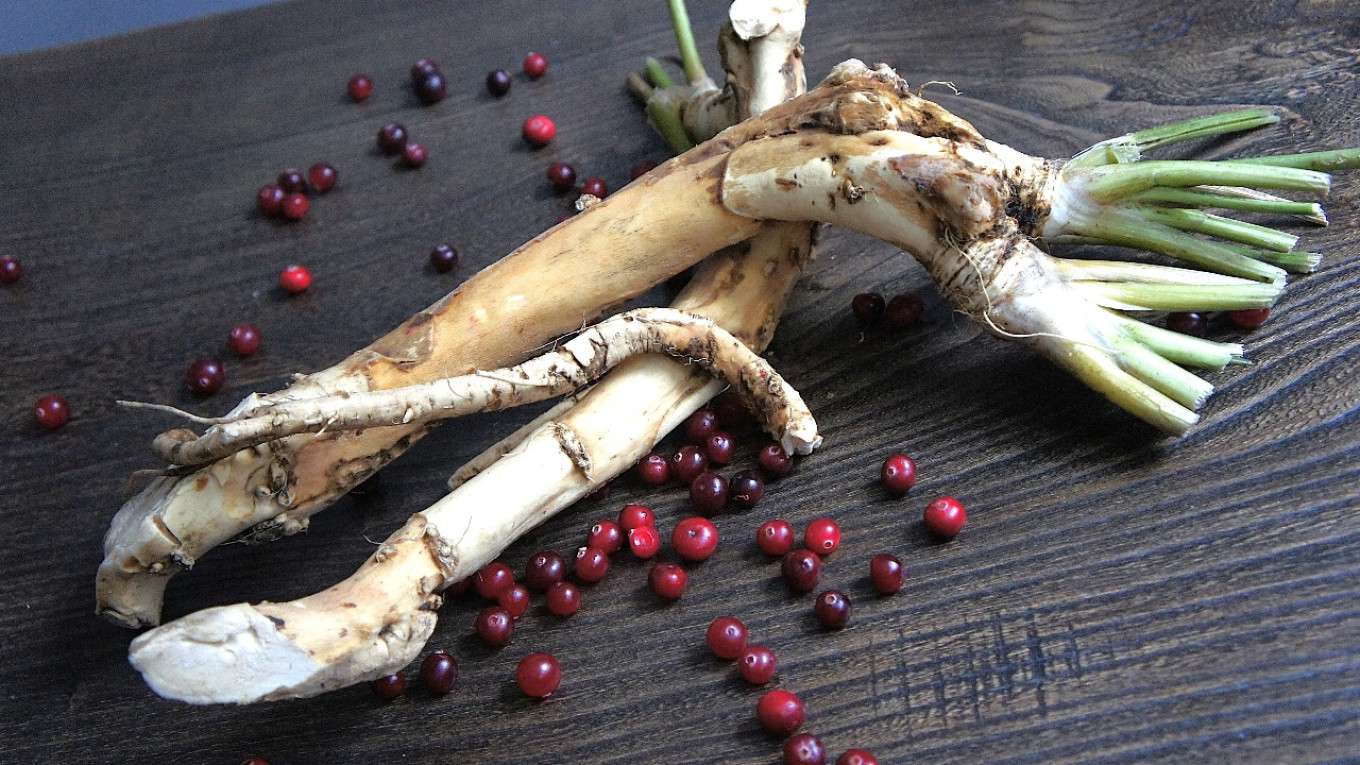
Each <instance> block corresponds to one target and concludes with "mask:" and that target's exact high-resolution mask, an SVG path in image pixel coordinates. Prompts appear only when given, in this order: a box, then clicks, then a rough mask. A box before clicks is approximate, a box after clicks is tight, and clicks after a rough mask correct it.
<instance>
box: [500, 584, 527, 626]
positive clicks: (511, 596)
mask: <svg viewBox="0 0 1360 765" xmlns="http://www.w3.org/2000/svg"><path fill="white" fill-rule="evenodd" d="M529 599H530V598H529V588H528V587H525V586H524V585H522V584H512V585H510V587H508V588H507V589H506V590H505V592H502V593H501V594H500V595H498V596H496V605H498V606H500V607H501V608H504V609H505V611H506V613H508V614H510V618H511V619H518V618H520V617H521V616H524V614H526V613H528V611H529Z"/></svg>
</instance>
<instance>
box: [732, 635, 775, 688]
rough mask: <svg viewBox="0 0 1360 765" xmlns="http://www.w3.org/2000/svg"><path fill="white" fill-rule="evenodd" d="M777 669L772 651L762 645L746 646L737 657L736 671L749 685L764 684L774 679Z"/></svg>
mask: <svg viewBox="0 0 1360 765" xmlns="http://www.w3.org/2000/svg"><path fill="white" fill-rule="evenodd" d="M778 670H779V662H778V661H776V660H775V657H774V651H771V650H770V649H768V648H766V647H765V646H763V645H752V646H747V647H746V650H744V651H742V652H741V655H740V656H738V657H737V671H738V672H740V673H741V676H742V679H744V680H745V681H746V682H748V683H750V684H751V685H764V684H766V683H768V682H770V681H771V680H773V679H774V675H775V672H777V671H778Z"/></svg>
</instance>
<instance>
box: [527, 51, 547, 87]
mask: <svg viewBox="0 0 1360 765" xmlns="http://www.w3.org/2000/svg"><path fill="white" fill-rule="evenodd" d="M547 71H548V57H547V56H544V55H543V54H542V53H530V54H528V55H527V56H525V57H524V76H525V77H528V78H529V79H531V80H537V79H538V78H539V77H542V76H543V74H544V73H545V72H547Z"/></svg>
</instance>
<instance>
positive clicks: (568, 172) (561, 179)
mask: <svg viewBox="0 0 1360 765" xmlns="http://www.w3.org/2000/svg"><path fill="white" fill-rule="evenodd" d="M548 183H550V184H552V187H553V191H556V192H557V193H558V194H565V193H567V192H568V191H571V189H572V187H573V186H575V185H576V168H574V167H572V166H571V165H568V164H567V163H566V162H554V163H552V164H551V165H548Z"/></svg>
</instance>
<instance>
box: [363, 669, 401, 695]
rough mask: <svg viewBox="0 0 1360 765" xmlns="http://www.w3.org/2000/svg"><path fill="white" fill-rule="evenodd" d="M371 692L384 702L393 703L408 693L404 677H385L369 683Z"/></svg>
mask: <svg viewBox="0 0 1360 765" xmlns="http://www.w3.org/2000/svg"><path fill="white" fill-rule="evenodd" d="M368 688H369V690H371V691H373V695H374V696H377V697H378V698H380V699H382V700H383V701H391V700H392V699H395V698H397V697H398V696H400V695H401V694H403V693H405V692H406V677H405V676H404V675H384V676H383V677H379V678H376V679H374V680H372V681H370V682H369V684H368Z"/></svg>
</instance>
